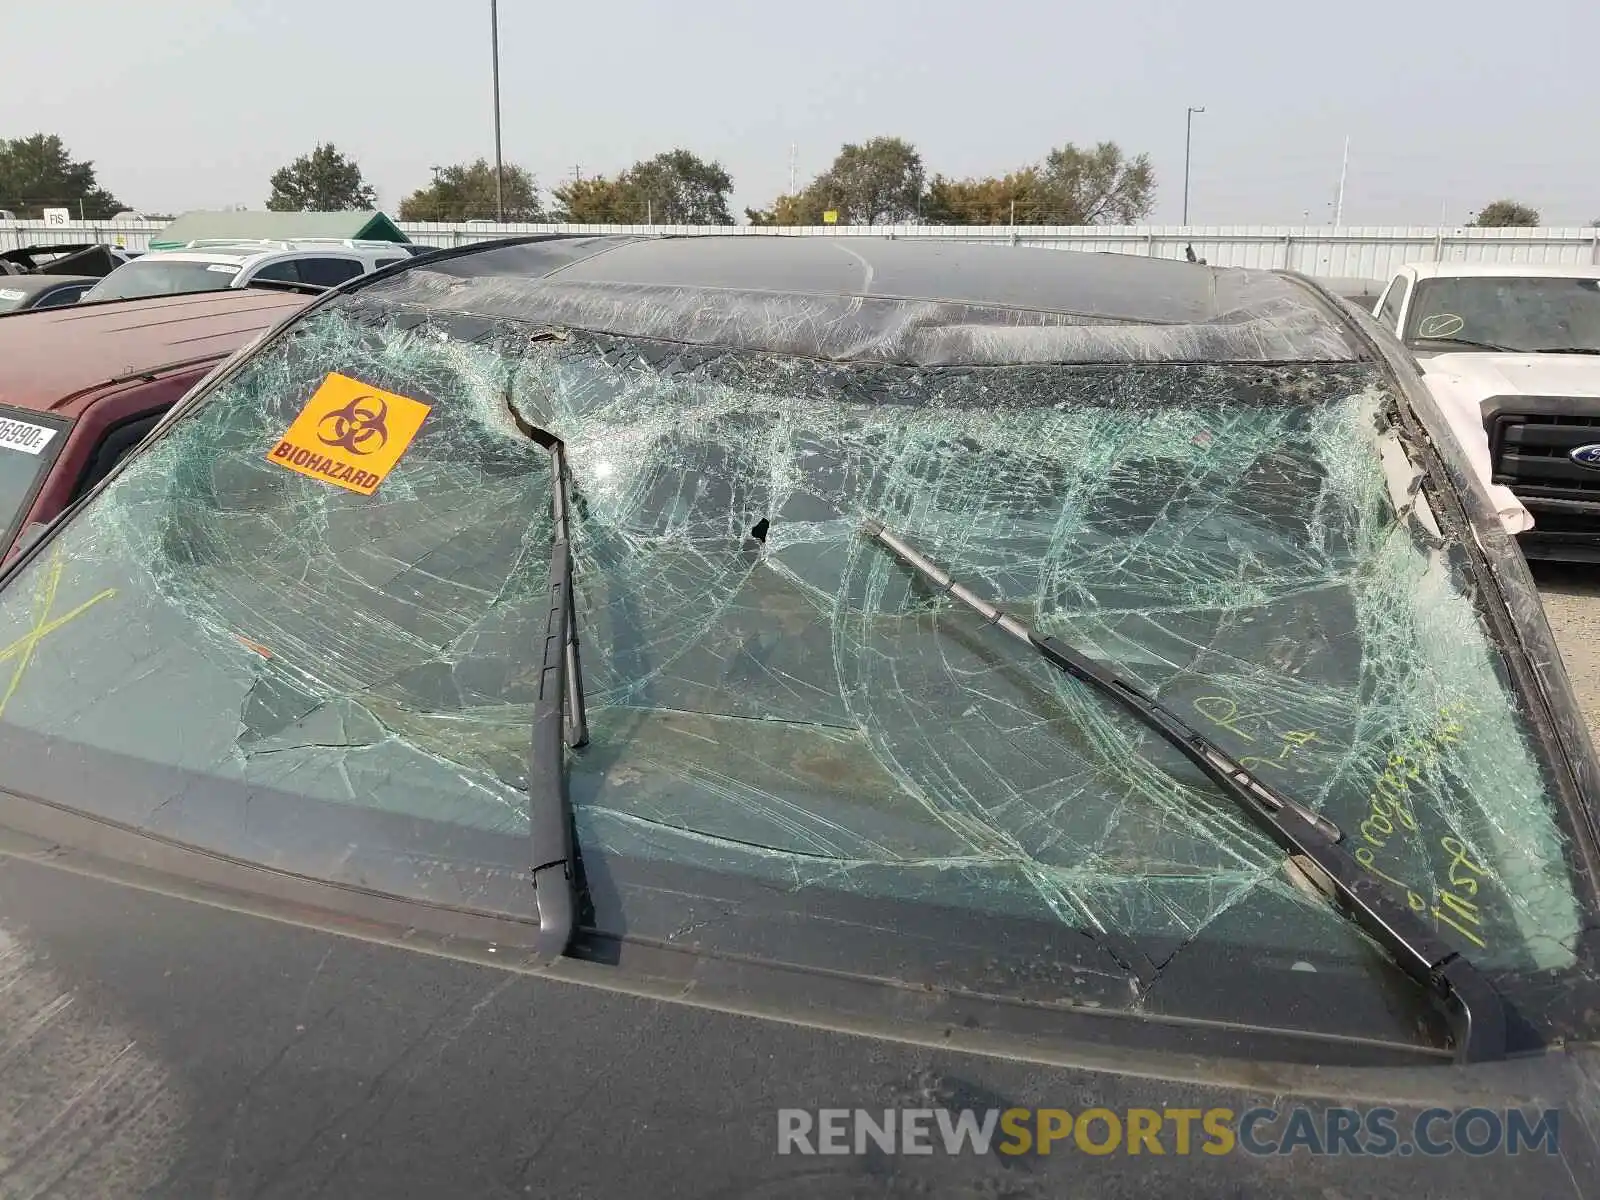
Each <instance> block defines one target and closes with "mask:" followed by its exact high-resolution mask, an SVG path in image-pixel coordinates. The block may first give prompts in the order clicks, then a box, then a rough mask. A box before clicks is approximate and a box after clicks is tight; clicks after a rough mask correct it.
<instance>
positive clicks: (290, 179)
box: [267, 142, 378, 212]
mask: <svg viewBox="0 0 1600 1200" xmlns="http://www.w3.org/2000/svg"><path fill="white" fill-rule="evenodd" d="M270 182H271V185H272V195H271V196H269V197H268V198H267V207H268V208H269V209H271V210H272V211H273V212H344V211H346V210H350V209H364V208H372V207H373V206H374V205H376V204H377V202H378V193H377V192H375V191H374V190H373V189H372V186H371V185H370V184H368V183H367V182H366V181H365V180H363V179H362V178H361V168H360V167H358V166H357V165H356V163H355V160H354V159H352V158H349V157H348V156H346V155H344V154H341V153H339V151H338V150H337V149H336V148H335V147H334V145H333V143H332V142H328V143H322V142H319V143H317V148H316V149H315V150H313V151H312V152H311V153H310V154H302V155H301V156H300V157H299V158H297V159H295V160H294V161H293V162H292V163H290V164H289V165H288V166H286V167H280V168H279V169H278V170H277V171H274V172H273V175H272V179H271V181H270Z"/></svg>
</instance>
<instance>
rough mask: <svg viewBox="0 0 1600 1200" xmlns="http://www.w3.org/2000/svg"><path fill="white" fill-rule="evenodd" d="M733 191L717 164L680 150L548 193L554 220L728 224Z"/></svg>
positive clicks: (616, 223) (587, 222) (612, 223)
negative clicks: (554, 206) (613, 175)
mask: <svg viewBox="0 0 1600 1200" xmlns="http://www.w3.org/2000/svg"><path fill="white" fill-rule="evenodd" d="M732 191H733V179H732V178H731V177H730V176H729V174H728V172H727V171H726V170H724V169H723V166H722V164H721V163H718V162H706V161H705V160H704V159H702V158H700V157H698V156H697V155H694V154H692V153H690V152H689V151H687V150H682V149H680V150H670V151H668V152H667V153H666V154H658V155H656V156H655V157H654V158H649V159H644V160H642V161H640V162H636V163H634V164H633V166H631V167H629V168H628V169H627V170H626V171H623V172H622V173H621V174H620V175H618V176H617V177H616V178H615V179H607V178H605V177H604V176H595V177H593V178H590V179H579V180H575V181H573V182H572V183H567V184H563V185H562V186H561V187H558V188H556V189H555V191H554V192H553V193H552V195H553V196H554V197H555V200H556V204H557V205H558V209H557V219H558V220H561V221H570V222H573V223H575V224H599V225H631V224H642V223H645V222H652V223H654V224H657V225H732V224H733V216H732V214H730V213H729V212H728V195H729V193H731V192H732Z"/></svg>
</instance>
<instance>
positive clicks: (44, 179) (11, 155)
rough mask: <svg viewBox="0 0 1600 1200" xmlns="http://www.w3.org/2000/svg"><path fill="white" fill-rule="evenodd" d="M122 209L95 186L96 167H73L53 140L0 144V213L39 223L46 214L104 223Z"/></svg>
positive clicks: (36, 138)
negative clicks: (54, 211)
mask: <svg viewBox="0 0 1600 1200" xmlns="http://www.w3.org/2000/svg"><path fill="white" fill-rule="evenodd" d="M125 207H126V206H125V205H124V204H122V202H121V201H119V200H118V199H117V198H116V197H114V196H113V195H112V194H111V193H110V192H108V191H106V190H105V189H104V188H102V187H100V186H99V184H98V183H97V182H96V181H95V177H94V164H93V163H92V162H77V161H74V159H73V158H72V156H71V155H70V154H68V153H67V148H66V146H65V145H63V144H62V141H61V139H60V138H59V137H57V136H56V135H55V134H43V133H36V134H34V135H33V136H32V137H25V138H13V139H0V208H4V209H9V210H10V211H12V212H14V213H16V214H17V216H18V217H20V218H21V219H22V220H25V221H29V220H38V219H39V218H40V217H42V216H43V215H44V210H45V209H46V208H66V209H71V210H72V215H73V216H74V217H76V216H79V215H80V214H81V215H82V216H83V217H86V218H105V217H109V216H111V215H112V214H113V213H117V212H121V211H122V209H123V208H125Z"/></svg>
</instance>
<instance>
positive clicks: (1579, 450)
mask: <svg viewBox="0 0 1600 1200" xmlns="http://www.w3.org/2000/svg"><path fill="white" fill-rule="evenodd" d="M1567 457H1568V458H1570V459H1571V460H1572V461H1573V462H1575V463H1577V464H1578V465H1579V466H1580V467H1590V468H1592V469H1593V470H1596V471H1600V443H1594V442H1591V443H1590V444H1589V445H1587V446H1577V447H1575V448H1574V449H1571V450H1568V451H1567Z"/></svg>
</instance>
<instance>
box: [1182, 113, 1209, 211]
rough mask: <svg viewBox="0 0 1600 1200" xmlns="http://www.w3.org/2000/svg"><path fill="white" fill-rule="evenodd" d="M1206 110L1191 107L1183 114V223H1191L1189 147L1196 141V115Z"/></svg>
mask: <svg viewBox="0 0 1600 1200" xmlns="http://www.w3.org/2000/svg"><path fill="white" fill-rule="evenodd" d="M1203 112H1205V106H1204V105H1202V106H1201V107H1199V108H1190V109H1188V110H1186V111H1185V112H1184V114H1183V223H1184V224H1185V225H1187V224H1188V223H1189V149H1190V146H1191V145H1192V143H1193V142H1194V115H1195V113H1203Z"/></svg>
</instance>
